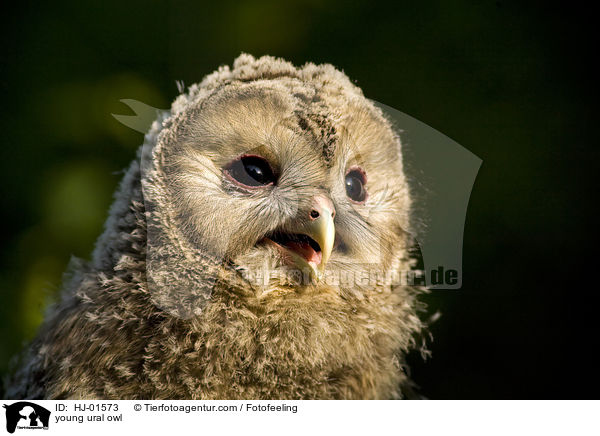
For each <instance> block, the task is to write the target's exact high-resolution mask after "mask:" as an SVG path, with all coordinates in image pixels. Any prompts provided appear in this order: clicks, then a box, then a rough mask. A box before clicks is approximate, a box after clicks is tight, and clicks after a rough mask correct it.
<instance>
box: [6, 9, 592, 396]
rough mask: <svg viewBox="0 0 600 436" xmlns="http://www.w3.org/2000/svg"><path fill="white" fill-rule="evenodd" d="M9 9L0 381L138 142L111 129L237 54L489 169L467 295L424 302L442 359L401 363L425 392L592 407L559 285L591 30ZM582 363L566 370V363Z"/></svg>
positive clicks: (300, 14)
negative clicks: (584, 399)
mask: <svg viewBox="0 0 600 436" xmlns="http://www.w3.org/2000/svg"><path fill="white" fill-rule="evenodd" d="M13 7H14V8H15V9H14V10H12V11H7V12H6V13H5V14H4V17H3V18H4V21H5V23H4V24H3V26H2V29H1V30H0V31H1V32H2V37H3V39H2V40H3V41H4V42H5V45H4V50H5V53H4V54H3V59H2V64H1V67H0V68H1V69H0V87H1V90H2V102H3V104H2V117H1V119H0V123H1V131H2V139H3V141H2V147H1V148H0V163H1V165H2V168H1V171H0V177H1V183H0V186H1V189H2V202H3V208H2V211H3V213H2V232H1V234H0V241H1V246H2V252H1V254H0V291H1V292H2V303H3V304H2V305H1V306H0V332H1V335H2V343H1V345H0V371H2V372H3V371H6V368H7V365H8V361H9V359H10V356H12V355H14V354H15V352H16V351H17V350H19V349H20V348H21V346H22V344H23V342H24V341H26V340H28V339H30V338H31V337H32V336H33V334H34V333H35V329H36V327H37V326H38V324H39V322H40V321H41V319H42V313H43V309H44V307H45V305H46V304H47V302H48V301H49V300H51V299H52V297H53V296H55V295H56V292H57V290H58V289H59V288H60V282H61V275H62V273H63V271H64V270H65V267H66V265H67V263H68V261H69V258H70V257H71V256H77V257H83V258H89V254H90V252H91V250H92V248H93V244H94V241H95V239H96V238H97V236H98V235H99V234H100V232H101V230H102V224H103V222H104V220H105V218H106V215H107V210H108V206H109V205H110V203H111V194H112V192H113V191H114V189H115V187H116V185H117V183H118V181H119V178H120V177H121V174H122V170H123V169H124V168H125V167H126V166H127V164H128V162H129V161H130V160H131V159H132V158H134V155H135V150H136V148H137V147H138V146H139V145H140V144H141V141H142V137H141V135H140V134H139V133H136V132H134V131H132V130H129V129H127V128H126V127H124V126H123V125H121V124H119V123H118V122H117V121H116V120H114V119H113V118H112V116H111V113H122V114H128V113H130V112H129V110H128V109H127V108H126V107H125V106H124V105H122V104H121V103H119V100H120V99H123V98H131V99H136V100H139V101H142V102H145V103H147V104H149V105H152V106H155V107H159V108H166V107H168V105H169V102H170V101H171V100H172V99H173V97H174V96H175V95H176V94H177V92H176V86H175V80H183V81H184V82H185V83H186V84H191V83H193V82H197V81H199V80H201V78H202V77H203V76H204V75H205V74H207V73H210V72H211V71H213V70H214V69H215V68H216V67H217V66H218V65H220V64H224V63H228V64H230V63H231V61H232V60H233V59H234V58H235V56H237V55H238V54H239V53H240V52H241V51H246V52H249V53H252V54H254V55H256V56H259V55H262V54H271V55H276V56H283V57H285V58H286V59H288V60H291V61H293V62H294V63H296V64H301V63H304V62H306V61H312V62H317V63H319V62H330V63H332V64H334V65H336V66H338V67H340V68H342V69H343V70H344V71H345V72H346V73H347V74H348V75H349V76H350V77H351V79H353V80H355V81H356V82H357V84H358V85H359V86H361V87H362V88H363V90H364V91H365V94H366V95H367V96H368V97H370V98H372V99H375V100H377V101H380V102H382V103H385V104H387V105H389V106H392V107H395V108H396V109H398V110H401V111H403V112H405V113H407V114H409V115H411V116H413V117H415V118H417V119H419V120H421V121H423V122H425V123H427V124H429V125H430V126H432V127H434V128H435V129H437V130H439V131H441V132H443V133H445V134H446V135H448V136H450V137H451V138H453V139H454V140H456V141H457V142H458V143H460V144H462V145H463V146H464V147H466V148H468V149H469V150H471V151H472V152H473V153H475V154H477V155H478V156H479V157H481V158H482V159H483V167H482V169H481V171H480V173H479V177H478V179H477V181H476V184H475V188H474V190H473V194H472V197H471V203H470V208H469V212H468V215H467V223H466V229H465V247H464V256H465V258H464V286H463V289H462V290H461V291H436V292H434V293H433V294H431V295H430V296H429V297H428V302H429V304H430V307H431V308H432V311H435V310H438V309H439V310H441V311H442V313H443V316H442V318H441V320H440V321H438V322H437V323H435V324H434V325H433V326H432V331H433V334H434V338H435V342H433V343H432V344H431V346H430V347H431V349H432V351H433V359H431V360H430V361H427V362H425V363H424V362H422V361H421V360H420V359H419V358H413V357H411V363H412V368H413V376H414V378H415V380H416V382H417V383H418V384H420V385H421V387H422V392H423V393H424V394H425V395H426V396H429V397H433V398H444V397H446V398H486V397H495V398H499V397H500V398H506V397H508V398H518V397H535V398H537V397H544V396H550V397H553V396H554V397H560V396H573V395H577V394H581V393H582V392H583V393H584V396H585V392H587V391H581V390H578V389H580V387H581V386H582V383H583V384H585V383H586V382H589V380H587V379H585V378H584V379H582V380H580V379H579V378H578V377H582V376H581V375H580V374H585V373H586V371H585V370H586V369H588V367H589V368H590V369H591V362H592V360H591V359H589V361H588V359H587V354H586V353H588V351H587V350H588V348H586V346H585V340H584V339H583V338H581V337H580V338H578V337H577V335H574V334H572V332H571V330H569V329H570V328H571V326H573V325H574V324H576V325H577V329H578V330H579V331H586V330H589V329H592V328H594V327H593V326H592V320H593V319H594V316H593V313H591V310H592V309H591V306H590V305H586V304H584V303H579V301H581V300H582V299H584V298H586V295H585V294H577V295H573V296H572V295H567V294H566V293H565V289H571V288H572V284H571V283H569V282H568V280H567V278H568V275H566V274H564V271H571V270H575V269H576V268H577V265H578V260H577V253H578V252H579V251H580V250H581V249H582V247H586V246H587V245H588V242H587V240H588V239H587V238H588V235H587V234H586V230H585V229H587V228H590V227H588V225H589V224H591V223H589V222H588V221H589V219H590V218H589V217H590V216H591V214H590V213H588V210H587V208H588V207H589V206H588V205H589V202H588V201H587V199H586V198H587V195H586V192H585V191H586V190H587V189H589V187H591V186H595V184H594V183H593V181H592V180H591V175H592V174H593V172H592V171H587V170H586V169H587V168H588V166H589V165H590V164H591V162H593V161H595V160H596V159H595V158H597V157H598V148H597V147H593V146H592V145H593V144H592V138H591V133H590V129H589V128H588V126H589V125H590V124H591V117H592V114H591V110H590V108H591V107H592V106H591V98H592V97H591V93H590V92H589V90H590V89H592V87H593V81H595V80H596V77H595V76H594V75H593V74H592V73H591V72H590V71H589V70H588V68H587V64H586V62H587V59H588V58H589V54H588V51H587V47H588V46H589V45H590V41H591V31H592V30H591V29H592V27H591V19H590V18H588V17H590V16H591V14H586V12H585V11H580V10H575V9H565V8H566V7H565V8H561V9H560V10H552V9H550V8H549V6H547V5H546V4H545V3H544V4H540V5H539V6H538V5H535V4H531V3H530V4H527V5H525V4H522V3H520V2H505V1H484V2H472V3H471V2H467V1H455V2H443V1H432V2H426V3H413V4H403V3H399V2H394V1H383V2H380V3H374V2H372V1H364V0H363V1H351V2H342V1H341V0H335V1H330V2H324V1H319V0H307V1H300V0H294V1H290V2H279V1H275V0H259V1H247V0H244V1H237V2H233V1H221V2H206V3H199V2H198V3H192V2H189V3H186V2H161V1H144V2H142V1H132V2H127V3H125V2H122V1H114V0H105V1H104V2H101V3H95V4H94V3H80V2H75V1H62V2H53V3H48V4H35V5H33V4H28V3H27V2H24V3H18V4H14V5H13ZM581 255H582V254H580V256H581ZM561 272H562V273H561ZM573 292H575V293H577V292H581V293H583V292H584V291H583V290H579V291H573ZM563 353H568V355H566V356H565V355H563ZM573 356H577V358H578V363H577V365H575V364H573V365H572V366H569V365H568V364H565V363H564V362H563V361H564V360H569V359H572V358H573ZM565 371H566V372H567V374H564V372H565ZM559 372H563V376H562V377H559V376H557V373H559ZM567 380H568V382H567Z"/></svg>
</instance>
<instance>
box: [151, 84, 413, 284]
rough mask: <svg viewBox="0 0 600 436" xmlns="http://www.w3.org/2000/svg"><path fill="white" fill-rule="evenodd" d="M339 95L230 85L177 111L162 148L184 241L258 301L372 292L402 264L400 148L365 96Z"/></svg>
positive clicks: (405, 198) (404, 217)
mask: <svg viewBox="0 0 600 436" xmlns="http://www.w3.org/2000/svg"><path fill="white" fill-rule="evenodd" d="M342 97H343V98H341V99H340V96H336V98H335V99H331V98H328V95H327V94H320V93H319V89H318V88H317V87H316V86H314V85H313V84H311V83H306V82H304V83H303V82H301V81H298V80H297V79H289V80H287V81H281V80H261V81H254V82H251V83H231V84H228V85H226V86H223V87H221V88H218V89H217V90H215V91H214V92H212V93H211V94H209V95H208V96H206V97H205V98H203V99H201V100H200V101H199V102H198V103H196V104H195V105H193V106H192V107H190V108H188V109H187V110H186V111H184V112H183V113H181V114H179V115H178V117H177V118H176V119H175V123H176V128H175V129H174V132H175V134H173V135H171V136H170V137H169V138H168V140H166V143H165V145H164V146H163V152H162V156H161V158H160V166H161V170H162V172H163V173H164V176H165V177H164V180H166V191H167V195H168V196H169V203H170V204H172V205H173V207H172V210H171V211H170V212H171V215H172V219H173V220H174V221H175V222H176V223H177V227H178V228H179V229H180V235H181V236H182V237H183V238H185V239H186V240H187V242H188V243H190V244H192V245H193V246H194V247H196V248H198V249H200V250H202V251H204V252H209V253H210V254H211V255H213V256H216V257H218V258H222V259H223V260H225V261H227V262H228V263H229V264H231V265H233V266H234V267H235V268H237V269H238V270H239V271H241V272H242V273H244V277H246V279H247V280H248V283H249V284H251V285H252V286H253V287H254V288H255V289H257V292H259V293H261V294H268V293H269V292H270V291H272V290H274V289H279V290H281V289H290V290H298V289H300V288H302V289H307V288H310V289H313V290H314V289H320V288H323V287H328V288H331V287H338V288H340V287H342V288H344V289H356V288H357V286H358V287H359V288H360V287H361V286H369V285H370V284H372V283H370V281H371V280H372V278H373V272H374V271H375V272H376V273H378V274H380V273H385V272H387V271H389V270H390V269H391V268H395V267H397V263H398V260H399V259H400V258H402V257H403V256H404V251H405V231H406V228H407V226H408V211H409V207H410V201H409V195H408V188H407V185H406V181H405V179H404V175H403V172H402V161H401V156H400V144H399V140H398V138H397V136H396V135H395V134H394V132H393V131H392V129H391V127H390V125H389V124H388V122H387V121H386V120H385V118H384V117H383V116H382V114H381V112H380V111H379V110H378V109H376V108H375V107H374V106H373V105H372V104H371V103H370V102H369V101H368V100H366V99H365V98H364V97H363V96H362V95H361V94H358V93H346V95H342ZM340 101H341V103H340ZM395 265H396V266H395ZM342 282H344V284H342Z"/></svg>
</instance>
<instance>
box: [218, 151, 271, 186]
mask: <svg viewBox="0 0 600 436" xmlns="http://www.w3.org/2000/svg"><path fill="white" fill-rule="evenodd" d="M225 174H227V175H228V176H229V177H231V178H232V179H233V180H234V181H236V182H237V183H239V184H241V185H244V186H249V187H258V186H267V185H272V184H273V183H275V180H276V177H275V174H273V170H272V169H271V165H269V162H267V160H266V159H264V158H262V157H260V156H242V157H239V158H237V159H235V160H234V161H233V162H231V163H230V164H228V165H227V167H225Z"/></svg>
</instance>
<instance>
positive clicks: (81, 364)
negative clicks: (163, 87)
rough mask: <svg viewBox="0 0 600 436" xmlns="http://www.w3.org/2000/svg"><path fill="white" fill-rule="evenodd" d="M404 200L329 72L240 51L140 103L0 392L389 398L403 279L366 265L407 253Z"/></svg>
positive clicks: (403, 262)
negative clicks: (68, 260)
mask: <svg viewBox="0 0 600 436" xmlns="http://www.w3.org/2000/svg"><path fill="white" fill-rule="evenodd" d="M410 207H411V200H410V196H409V190H408V186H407V182H406V179H405V176H404V172H403V168H402V154H401V148H400V141H399V138H398V136H397V135H396V134H395V133H394V131H393V130H392V128H391V125H390V123H389V122H388V120H387V119H386V118H385V117H384V115H383V113H382V112H381V110H380V109H378V108H377V107H375V106H374V105H373V104H372V102H370V101H369V100H367V99H366V98H365V97H364V96H363V94H362V91H361V90H360V89H359V88H357V87H356V86H354V85H353V84H352V83H351V82H350V81H349V79H348V78H347V77H346V76H345V75H344V74H343V73H342V72H340V71H338V70H336V69H335V68H334V67H332V66H331V65H314V64H306V65H305V66H304V67H303V68H295V67H294V66H292V65H291V64H290V63H288V62H285V61H283V60H281V59H275V58H272V57H262V58H259V59H254V58H253V57H252V56H249V55H241V56H240V57H239V58H238V59H237V60H236V61H235V63H234V66H233V68H232V69H229V68H228V67H221V68H219V70H218V71H216V72H214V73H213V74H211V75H209V76H207V77H206V78H205V79H204V80H203V81H202V82H201V83H200V84H198V85H193V86H192V87H190V88H189V90H188V93H184V94H182V95H180V96H179V97H178V98H177V99H176V100H175V102H174V103H173V105H172V108H171V111H170V113H168V114H163V115H161V116H159V119H158V120H157V121H155V122H154V124H153V125H152V128H151V130H150V132H149V133H148V134H147V135H146V137H145V143H144V146H143V147H142V148H141V149H140V153H139V156H138V159H136V160H134V161H133V163H132V164H131V166H130V167H129V170H128V172H127V174H126V176H125V177H124V180H123V181H122V183H121V185H120V188H119V190H118V192H117V194H116V196H115V202H114V204H113V206H112V208H111V210H110V216H109V218H108V221H107V223H106V226H105V231H104V233H103V235H102V236H101V237H100V238H99V240H98V241H97V244H96V248H95V250H94V253H93V257H92V260H91V262H90V263H89V264H84V263H78V264H77V265H75V266H74V268H73V270H74V272H73V273H72V277H71V278H70V280H69V281H68V282H67V283H66V285H65V289H64V291H63V294H62V296H61V299H60V301H59V302H58V303H57V304H56V305H55V306H53V307H52V308H51V309H50V311H49V313H48V314H47V316H46V320H45V322H44V324H43V325H42V327H41V329H40V332H39V334H38V336H37V337H36V339H35V340H34V341H33V343H32V344H31V345H30V347H29V348H28V350H27V352H26V353H25V354H24V356H23V357H22V363H21V365H20V369H19V370H18V371H17V372H16V374H15V375H14V376H13V377H12V379H11V380H9V382H8V386H7V392H6V394H7V396H8V397H12V398H54V399H65V398H73V399H83V398H115V399H184V398H188V399H327V398H331V399H376V398H401V397H403V396H405V395H406V391H407V389H408V388H407V386H408V385H409V381H408V377H407V375H406V373H405V370H406V367H405V364H404V355H405V353H406V352H407V351H408V350H410V349H411V348H413V347H414V345H415V339H414V337H415V335H417V334H419V333H420V332H421V331H422V329H423V328H424V327H423V324H422V323H421V321H420V320H419V318H418V316H417V308H418V305H419V303H418V302H417V298H416V297H417V291H415V290H414V289H413V288H411V287H407V286H402V285H397V284H389V282H388V281H386V280H379V279H377V280H374V279H373V274H372V273H373V270H374V269H376V270H377V272H378V274H380V276H379V277H381V274H388V275H389V274H390V273H394V272H399V271H405V270H409V269H410V265H411V261H410V259H409V257H408V255H407V253H408V249H409V245H408V233H407V231H408V229H409V227H408V226H409V212H410ZM344 277H346V278H351V279H350V280H344Z"/></svg>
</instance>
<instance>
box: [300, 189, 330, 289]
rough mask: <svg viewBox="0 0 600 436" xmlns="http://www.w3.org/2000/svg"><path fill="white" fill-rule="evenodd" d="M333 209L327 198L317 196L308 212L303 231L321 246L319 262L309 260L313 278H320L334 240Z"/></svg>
mask: <svg viewBox="0 0 600 436" xmlns="http://www.w3.org/2000/svg"><path fill="white" fill-rule="evenodd" d="M334 217H335V209H334V207H333V204H332V203H331V201H330V200H329V199H325V198H324V197H322V198H317V199H316V201H315V205H314V206H313V209H312V210H311V212H310V221H309V222H308V224H307V225H306V228H305V233H306V234H307V235H308V236H310V237H311V238H312V239H314V240H315V242H316V243H317V244H319V247H321V262H319V263H318V264H315V263H313V262H309V266H310V267H311V270H312V273H313V278H314V279H317V280H318V279H321V278H322V276H323V272H324V270H325V265H327V262H328V261H329V257H330V256H331V251H332V250H333V244H334V242H335V224H334V222H333V219H334Z"/></svg>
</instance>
